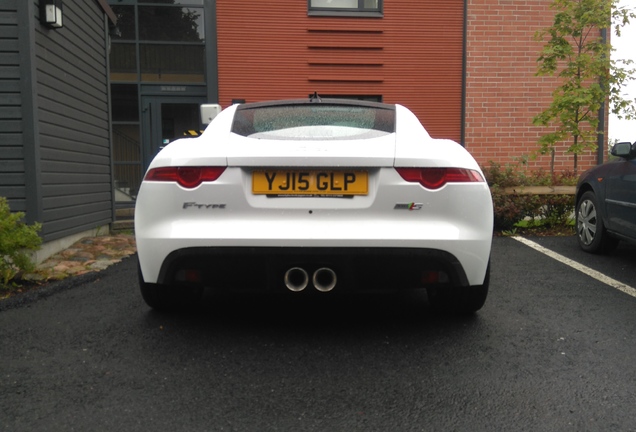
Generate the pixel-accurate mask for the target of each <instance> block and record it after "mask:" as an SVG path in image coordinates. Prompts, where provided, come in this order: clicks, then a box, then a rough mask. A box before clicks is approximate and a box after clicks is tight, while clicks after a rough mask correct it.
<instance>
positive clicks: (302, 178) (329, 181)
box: [252, 170, 369, 196]
mask: <svg viewBox="0 0 636 432" xmlns="http://www.w3.org/2000/svg"><path fill="white" fill-rule="evenodd" d="M368 184H369V181H368V173H367V172H366V171H354V170H351V171H340V170H338V171H331V170H325V171H309V170H307V171H301V170H276V171H254V172H253V173H252V192H253V193H254V194H257V195H315V196H323V195H332V196H333V195H335V196H338V195H339V196H349V195H366V194H367V193H368Z"/></svg>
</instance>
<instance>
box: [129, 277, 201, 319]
mask: <svg viewBox="0 0 636 432" xmlns="http://www.w3.org/2000/svg"><path fill="white" fill-rule="evenodd" d="M137 270H138V275H139V288H140V291H141V297H143V299H144V301H145V302H146V304H147V305H148V306H150V307H151V308H153V309H155V310H157V311H161V312H174V311H176V310H179V309H182V308H188V307H192V306H194V305H195V304H196V303H197V302H198V301H199V300H201V297H202V296H203V289H202V288H199V287H190V286H172V285H164V284H155V283H148V282H145V281H144V279H143V276H142V274H141V267H140V266H137Z"/></svg>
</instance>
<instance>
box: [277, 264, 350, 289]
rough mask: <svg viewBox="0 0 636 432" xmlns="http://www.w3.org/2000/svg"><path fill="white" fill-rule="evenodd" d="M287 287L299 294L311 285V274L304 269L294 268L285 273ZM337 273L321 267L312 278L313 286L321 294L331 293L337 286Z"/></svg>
mask: <svg viewBox="0 0 636 432" xmlns="http://www.w3.org/2000/svg"><path fill="white" fill-rule="evenodd" d="M284 280H285V286H286V287H287V289H288V290H290V291H293V292H299V291H302V290H304V289H305V288H307V285H309V274H308V273H307V271H306V270H305V269H303V268H302V267H292V268H290V269H289V270H287V271H286V272H285V279H284ZM336 282H338V277H337V276H336V272H335V271H333V270H332V269H330V268H328V267H321V268H319V269H318V270H316V271H315V272H314V274H313V276H312V277H311V284H312V285H313V286H314V288H316V289H317V290H318V291H320V292H329V291H331V290H332V289H334V287H335V286H336Z"/></svg>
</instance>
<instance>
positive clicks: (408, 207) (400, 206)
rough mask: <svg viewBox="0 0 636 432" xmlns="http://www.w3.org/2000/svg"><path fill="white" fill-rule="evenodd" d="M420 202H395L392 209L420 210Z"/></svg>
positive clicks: (421, 205)
mask: <svg viewBox="0 0 636 432" xmlns="http://www.w3.org/2000/svg"><path fill="white" fill-rule="evenodd" d="M423 206H424V204H422V203H397V204H395V207H393V210H422V207H423Z"/></svg>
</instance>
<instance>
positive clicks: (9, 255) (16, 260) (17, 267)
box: [0, 197, 42, 286]
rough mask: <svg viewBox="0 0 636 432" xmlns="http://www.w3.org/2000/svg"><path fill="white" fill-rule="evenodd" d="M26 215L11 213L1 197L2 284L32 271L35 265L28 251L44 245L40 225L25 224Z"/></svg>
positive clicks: (0, 275)
mask: <svg viewBox="0 0 636 432" xmlns="http://www.w3.org/2000/svg"><path fill="white" fill-rule="evenodd" d="M23 218H24V213H21V212H16V213H11V209H10V208H9V204H8V203H7V200H6V198H3V197H0V284H2V285H5V286H6V285H7V284H8V283H9V281H10V280H11V279H13V278H14V277H15V276H16V275H17V274H18V273H20V272H27V271H31V270H32V269H33V268H34V264H33V262H32V261H31V257H30V256H29V254H28V251H34V250H37V249H38V248H39V247H40V244H41V243H42V239H41V238H40V236H38V231H40V229H41V225H40V224H39V223H35V224H33V225H27V224H25V223H24V222H23V221H22V219H23Z"/></svg>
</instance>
